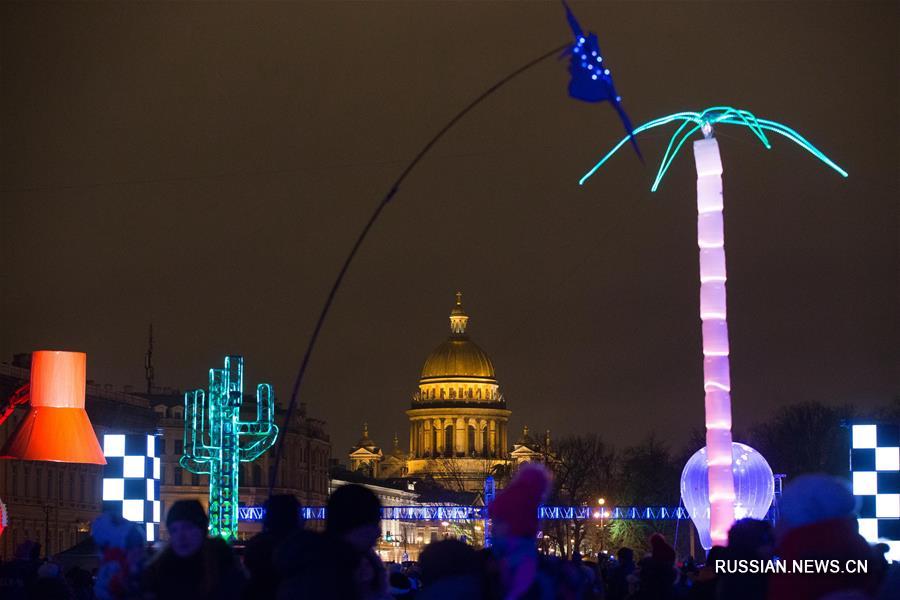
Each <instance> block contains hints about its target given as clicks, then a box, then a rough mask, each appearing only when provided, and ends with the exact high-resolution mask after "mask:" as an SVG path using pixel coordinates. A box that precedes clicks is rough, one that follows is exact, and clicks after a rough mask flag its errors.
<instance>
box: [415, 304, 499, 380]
mask: <svg viewBox="0 0 900 600" xmlns="http://www.w3.org/2000/svg"><path fill="white" fill-rule="evenodd" d="M468 321H469V317H468V315H467V314H466V313H465V311H464V310H463V307H462V294H461V293H457V294H456V305H455V306H454V307H453V310H451V311H450V332H451V333H450V337H449V338H448V339H447V340H445V341H444V342H443V343H442V344H441V345H440V346H438V347H437V348H435V349H434V351H432V353H431V354H429V355H428V358H427V359H425V365H424V366H423V367H422V375H421V381H422V383H425V382H426V381H428V380H435V379H457V378H478V379H489V380H495V374H494V365H493V363H491V359H490V358H489V357H488V355H487V354H486V353H485V351H484V350H482V349H481V348H479V347H478V345H477V344H476V343H475V342H473V341H472V340H470V339H469V336H468V335H466V325H467V324H468Z"/></svg>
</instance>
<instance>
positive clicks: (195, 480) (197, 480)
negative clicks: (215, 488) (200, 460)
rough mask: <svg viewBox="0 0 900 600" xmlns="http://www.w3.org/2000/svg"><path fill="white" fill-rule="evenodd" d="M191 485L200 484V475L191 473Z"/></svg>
mask: <svg viewBox="0 0 900 600" xmlns="http://www.w3.org/2000/svg"><path fill="white" fill-rule="evenodd" d="M191 485H200V476H199V475H197V474H196V473H191Z"/></svg>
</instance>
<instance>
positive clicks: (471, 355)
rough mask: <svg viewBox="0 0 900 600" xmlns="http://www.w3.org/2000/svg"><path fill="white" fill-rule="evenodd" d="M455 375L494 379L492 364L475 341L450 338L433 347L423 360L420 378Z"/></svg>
mask: <svg viewBox="0 0 900 600" xmlns="http://www.w3.org/2000/svg"><path fill="white" fill-rule="evenodd" d="M455 377H479V378H485V379H494V365H493V364H492V363H491V359H490V358H488V355H487V354H485V353H484V350H482V349H481V348H479V347H478V346H477V345H476V344H475V342H473V341H471V340H468V339H454V338H451V339H449V340H447V341H445V342H444V343H443V344H441V345H440V346H438V347H437V348H435V349H434V351H433V352H432V353H431V354H430V355H429V356H428V358H427V359H426V360H425V366H424V367H422V379H432V378H441V379H443V378H455Z"/></svg>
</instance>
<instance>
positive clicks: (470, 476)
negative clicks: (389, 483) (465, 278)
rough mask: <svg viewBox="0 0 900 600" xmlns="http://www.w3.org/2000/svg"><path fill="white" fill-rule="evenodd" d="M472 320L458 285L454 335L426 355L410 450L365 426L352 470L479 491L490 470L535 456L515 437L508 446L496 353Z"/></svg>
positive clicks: (411, 425) (452, 313) (507, 413)
mask: <svg viewBox="0 0 900 600" xmlns="http://www.w3.org/2000/svg"><path fill="white" fill-rule="evenodd" d="M468 322H469V316H468V315H467V314H466V312H465V310H464V309H463V306H462V294H461V293H457V294H456V304H455V305H454V306H453V308H452V310H451V311H450V335H449V337H448V338H447V339H446V340H445V341H444V342H442V343H441V344H440V345H439V346H438V347H437V348H435V349H434V351H433V352H432V353H431V354H430V355H429V356H428V357H427V358H426V359H425V364H424V366H423V367H422V373H421V376H420V377H419V384H418V389H417V390H416V392H415V393H414V394H413V397H412V402H411V405H410V408H409V410H407V411H406V415H407V417H408V418H409V450H408V451H404V450H402V449H401V448H400V444H399V440H398V439H397V438H396V436H395V437H394V443H393V448H392V449H391V450H390V451H388V452H384V451H383V450H382V449H381V448H380V447H379V446H378V445H377V444H375V442H373V441H372V440H371V439H369V435H368V429H367V428H365V429H364V431H363V437H362V438H361V439H360V440H359V442H357V444H356V446H354V447H353V448H352V450H351V452H350V457H349V458H350V466H351V469H352V470H360V471H364V472H365V473H366V474H367V475H369V476H371V477H377V478H390V477H411V478H426V477H430V478H433V479H435V480H436V481H438V482H440V483H442V484H443V485H444V486H445V487H448V488H451V489H456V490H459V491H463V490H465V491H480V490H482V489H483V486H484V480H485V478H486V477H487V476H488V475H492V474H495V473H497V472H498V471H502V470H504V469H505V470H507V471H508V470H509V469H510V468H511V467H512V466H514V464H516V463H517V462H520V461H521V459H522V458H524V456H525V455H528V456H531V455H530V454H529V453H528V452H526V451H525V450H526V449H523V448H521V447H520V445H519V444H518V443H517V444H515V445H514V446H513V450H514V452H512V453H511V452H510V444H509V440H508V426H509V417H510V415H511V414H512V412H511V411H510V410H509V408H508V407H507V405H506V399H505V398H504V397H503V394H502V393H501V392H500V384H499V383H498V381H497V375H496V373H495V371H494V365H493V363H492V362H491V359H490V358H489V357H488V355H487V354H486V353H485V352H484V350H482V349H481V348H480V347H479V346H478V345H477V344H476V343H475V342H473V341H472V340H471V339H470V338H469V335H468V333H467V328H468ZM516 451H518V452H516Z"/></svg>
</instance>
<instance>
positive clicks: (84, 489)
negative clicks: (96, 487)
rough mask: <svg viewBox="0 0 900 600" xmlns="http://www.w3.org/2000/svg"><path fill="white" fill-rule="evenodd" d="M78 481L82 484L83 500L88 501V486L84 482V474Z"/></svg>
mask: <svg viewBox="0 0 900 600" xmlns="http://www.w3.org/2000/svg"><path fill="white" fill-rule="evenodd" d="M78 479H79V481H78V483H79V484H80V486H81V490H80V491H81V501H82V502H87V486H86V485H85V484H84V475H82V476H80V477H79V478H78Z"/></svg>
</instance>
